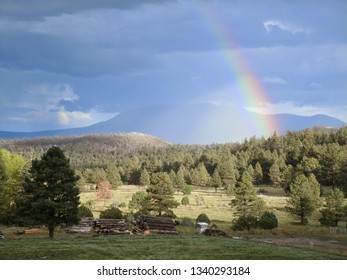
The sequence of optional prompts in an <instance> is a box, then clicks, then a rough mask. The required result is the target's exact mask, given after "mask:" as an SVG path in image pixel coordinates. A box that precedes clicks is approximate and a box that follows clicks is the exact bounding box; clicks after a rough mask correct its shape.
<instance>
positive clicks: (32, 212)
mask: <svg viewBox="0 0 347 280" xmlns="http://www.w3.org/2000/svg"><path fill="white" fill-rule="evenodd" d="M77 180H78V177H77V176H76V175H75V172H74V170H73V169H72V168H71V167H70V164H69V160H68V159H67V158H66V157H65V155H64V153H63V151H62V150H61V149H60V148H58V147H52V148H50V149H49V150H48V151H47V152H46V153H45V154H43V155H42V157H41V159H40V160H34V161H33V162H32V166H31V169H30V171H29V174H28V176H27V177H26V178H25V183H24V186H23V191H22V193H21V196H20V197H19V199H18V201H17V205H18V214H19V215H20V216H21V217H22V218H29V219H30V220H31V222H32V223H34V224H42V225H46V226H47V227H48V231H49V237H51V238H53V235H54V230H55V228H56V227H57V226H58V225H60V224H61V223H65V224H67V225H68V224H73V223H77V222H78V205H79V196H78V195H79V190H78V188H77V187H76V182H77Z"/></svg>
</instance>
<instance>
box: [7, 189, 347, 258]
mask: <svg viewBox="0 0 347 280" xmlns="http://www.w3.org/2000/svg"><path fill="white" fill-rule="evenodd" d="M136 191H145V188H139V187H137V186H121V187H119V188H118V189H117V190H113V191H112V193H113V197H112V199H110V200H107V201H96V200H95V198H96V192H86V193H82V194H81V195H80V199H81V203H82V204H86V205H88V203H89V204H91V205H92V207H93V213H94V217H95V218H97V217H98V216H99V214H100V211H102V210H104V209H106V208H107V207H108V206H109V205H111V204H114V203H116V204H119V203H125V205H128V202H129V201H130V200H131V196H132V194H133V193H134V192H136ZM262 193H263V194H261V196H262V198H263V199H264V200H265V202H266V205H267V207H268V209H269V210H270V211H273V212H274V213H275V214H276V216H277V217H278V219H279V227H278V228H276V229H273V230H260V229H254V230H251V231H241V232H240V231H233V230H232V229H231V221H232V219H233V218H234V217H235V216H234V213H233V210H232V209H231V207H230V206H229V203H230V201H231V199H232V197H230V196H227V195H226V194H225V192H223V191H218V192H215V191H214V189H194V191H193V192H192V194H191V195H189V196H188V197H189V200H190V205H188V206H183V205H180V206H179V207H178V208H176V209H174V212H175V214H176V215H177V218H178V220H180V219H182V218H183V217H187V218H190V219H192V221H195V219H196V217H197V216H198V215H199V214H200V213H206V214H207V215H208V216H209V218H210V219H211V220H212V223H213V224H215V225H217V226H218V228H219V229H221V230H223V231H225V232H226V233H227V234H228V235H229V237H208V236H203V235H200V234H198V233H197V232H196V230H195V228H194V227H184V226H178V227H177V230H178V232H179V234H178V235H174V236H172V235H170V236H169V235H146V236H139V235H125V236H95V235H94V234H92V233H91V234H86V235H82V234H79V235H78V234H77V235H73V234H72V235H71V234H66V233H65V232H64V231H63V230H61V229H60V228H57V230H56V233H55V238H54V239H49V238H48V233H47V230H45V229H41V230H39V231H38V232H36V233H34V234H30V235H18V234H16V233H17V232H18V231H19V230H22V228H14V227H0V230H1V231H2V232H3V233H5V236H6V240H0V252H1V254H0V259H4V260H27V259H31V260H46V259H47V260H103V259H105V260H107V259H110V260H116V259H119V260H150V259H154V260H185V259H187V260H188V259H189V260H218V259H223V260H228V259H230V260H237V259H240V260H252V259H255V260H277V259H279V260H291V259H294V260H320V259H322V260H330V259H347V250H346V248H347V235H346V234H344V235H341V234H339V235H338V234H333V233H331V232H330V231H329V229H328V228H327V227H322V226H320V225H319V222H318V218H319V212H318V211H317V213H314V214H313V215H312V217H311V219H309V221H310V224H309V225H306V226H301V225H298V224H297V220H296V219H295V218H294V217H292V216H289V215H288V213H287V212H286V211H285V209H284V208H285V206H286V200H287V197H285V194H284V193H283V191H282V190H281V189H278V188H273V187H266V186H262ZM197 196H199V197H203V199H204V205H197V203H196V200H195V199H196V197H197ZM182 197H183V195H182V194H178V193H177V194H176V195H175V198H176V200H177V201H178V202H180V201H181V199H182ZM121 210H122V211H123V212H124V213H127V212H130V210H129V209H128V208H127V207H122V208H121ZM257 237H261V238H273V239H275V238H283V239H284V238H299V239H300V238H306V241H309V240H310V239H312V238H314V239H315V240H323V241H325V242H328V241H329V242H330V241H331V242H333V243H334V242H337V243H339V244H340V245H341V246H340V247H336V246H331V247H329V246H325V245H324V246H311V245H310V244H309V243H307V244H306V243H305V244H303V245H302V244H299V246H298V244H295V245H293V244H289V243H288V244H283V243H280V244H279V243H272V244H269V243H266V242H263V241H262V242H259V240H258V241H254V240H256V239H257ZM333 243H331V244H333ZM329 244H330V243H329ZM301 245H302V246H301Z"/></svg>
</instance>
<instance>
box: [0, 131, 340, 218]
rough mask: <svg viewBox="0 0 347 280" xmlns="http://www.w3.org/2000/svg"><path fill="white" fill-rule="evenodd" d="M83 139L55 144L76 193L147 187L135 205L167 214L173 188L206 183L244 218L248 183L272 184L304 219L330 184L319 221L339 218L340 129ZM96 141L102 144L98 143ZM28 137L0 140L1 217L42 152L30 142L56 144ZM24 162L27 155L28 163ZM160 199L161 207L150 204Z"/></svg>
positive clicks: (250, 207)
mask: <svg viewBox="0 0 347 280" xmlns="http://www.w3.org/2000/svg"><path fill="white" fill-rule="evenodd" d="M86 137H87V139H88V141H81V142H78V141H77V142H76V141H75V140H76V139H74V141H72V142H73V143H76V146H74V145H73V144H71V141H70V142H69V141H68V140H66V139H65V140H63V141H62V142H63V144H62V145H61V149H62V151H63V152H64V153H65V154H66V155H67V157H68V158H70V161H69V164H70V165H71V167H72V168H73V169H74V170H75V173H74V174H75V175H76V177H75V178H76V185H77V186H78V187H79V190H80V191H90V190H95V188H97V187H98V185H99V184H100V183H101V182H108V183H109V184H110V186H111V187H112V188H117V187H118V186H119V185H121V184H136V185H142V186H147V194H148V195H149V196H147V198H146V200H144V201H145V202H143V203H145V204H147V206H146V209H147V210H148V211H150V212H151V211H152V212H156V213H157V214H159V215H161V214H162V213H166V214H172V213H171V212H170V211H171V208H173V207H175V206H177V205H176V204H175V203H173V202H172V200H171V198H170V199H169V200H168V197H172V195H173V192H174V191H175V190H177V191H181V192H182V193H184V194H189V193H190V192H191V189H192V187H195V186H197V187H202V188H204V187H206V188H208V187H209V188H214V189H215V191H225V192H226V193H227V194H230V195H233V196H234V197H235V199H234V200H233V201H232V202H231V206H232V207H235V209H237V212H238V213H239V216H241V217H248V216H253V215H255V214H256V215H258V216H259V215H260V212H261V209H263V207H262V206H263V205H262V204H263V202H262V201H261V200H260V199H259V197H257V195H256V193H255V191H254V185H263V184H272V185H274V186H277V187H280V188H283V189H284V190H285V191H286V192H287V193H288V195H290V199H289V201H288V211H289V212H291V213H293V214H294V215H297V216H298V217H299V218H300V222H301V223H306V222H307V216H308V215H309V214H310V213H312V211H314V210H315V209H317V208H318V207H320V206H322V205H323V203H322V200H321V198H320V196H321V186H331V187H332V189H333V192H332V193H331V194H330V195H329V196H328V198H327V200H326V203H325V204H324V206H325V208H324V209H323V210H324V211H322V220H321V222H322V223H323V224H336V223H337V222H338V221H339V220H342V219H344V217H345V212H344V211H345V210H344V205H343V198H344V195H346V193H347V172H346V171H347V170H346V168H347V127H343V128H341V129H323V128H315V129H306V130H304V131H299V132H288V133H287V134H286V135H283V136H277V135H276V134H274V135H272V136H271V137H269V138H267V139H265V138H255V137H252V138H250V139H245V140H244V141H243V142H242V143H230V144H213V145H205V146H201V145H189V146H188V145H172V144H171V145H169V144H167V143H165V142H163V141H160V140H158V139H156V140H155V141H157V143H159V144H158V145H156V144H155V143H154V144H153V143H149V142H150V141H152V140H150V141H149V142H148V139H150V138H148V137H147V136H146V141H147V142H146V144H145V145H142V144H141V143H140V144H139V142H136V143H137V144H136V148H133V149H130V150H129V147H128V146H127V148H126V149H125V150H122V148H121V147H122V146H121V145H124V143H125V142H126V141H125V142H124V141H123V142H121V144H120V146H119V143H118V144H115V141H114V140H112V141H113V142H112V141H110V140H109V138H110V137H115V136H100V137H101V138H98V137H95V139H96V141H94V142H93V141H90V139H91V138H90V136H86ZM122 137H123V136H122ZM141 137H143V135H137V136H136V138H137V140H136V141H140V142H141ZM100 139H103V140H104V142H102V143H100ZM105 139H106V140H107V139H108V140H107V141H106V140H105ZM30 141H31V143H30V144H28V142H26V144H24V143H25V142H20V141H19V142H16V141H12V142H6V141H3V142H2V144H4V143H7V144H6V145H3V146H5V147H6V148H7V149H8V150H10V151H11V153H10V152H8V151H7V150H5V149H1V150H0V151H1V153H0V171H1V173H0V175H1V177H0V180H1V181H0V183H1V184H0V200H1V204H0V205H1V208H0V212H1V213H0V219H1V221H2V222H6V220H7V221H10V220H11V215H12V214H13V213H12V209H13V208H14V207H15V203H14V200H13V198H14V197H16V195H17V194H18V193H17V192H19V190H21V188H20V187H18V186H19V185H20V184H21V182H23V178H26V174H27V173H28V172H29V171H30V170H31V169H30V168H32V167H33V165H34V162H36V161H37V160H38V159H37V158H35V157H38V158H39V157H40V156H41V157H42V156H46V154H45V153H42V146H40V145H38V146H35V143H36V141H41V142H42V141H43V142H45V143H46V144H45V145H49V144H51V141H53V142H58V141H57V139H55V138H53V139H44V140H40V139H38V140H30ZM30 141H29V142H30ZM16 143H19V144H18V145H16ZM81 143H84V144H85V146H84V144H81ZM105 143H106V144H105ZM110 143H111V144H110ZM12 153H13V154H12ZM18 154H19V155H18ZM33 158H34V159H33ZM30 160H33V161H32V164H31V166H30V162H31V161H30ZM41 160H42V158H41ZM29 173H30V172H29ZM31 175H32V174H31ZM77 178H78V180H77ZM165 188H166V190H165V191H164V189H165ZM161 203H162V205H165V203H166V204H167V207H166V206H165V207H166V208H165V207H164V206H158V205H161ZM142 206H144V204H143V205H142ZM158 207H159V208H158ZM160 207H164V208H160Z"/></svg>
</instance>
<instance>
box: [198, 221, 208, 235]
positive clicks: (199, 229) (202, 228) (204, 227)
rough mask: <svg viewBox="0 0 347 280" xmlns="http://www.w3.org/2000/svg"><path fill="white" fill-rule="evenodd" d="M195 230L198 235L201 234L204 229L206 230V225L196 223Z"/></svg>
mask: <svg viewBox="0 0 347 280" xmlns="http://www.w3.org/2000/svg"><path fill="white" fill-rule="evenodd" d="M196 229H197V230H198V232H199V233H203V232H204V231H205V230H206V229H208V223H204V222H199V223H196Z"/></svg>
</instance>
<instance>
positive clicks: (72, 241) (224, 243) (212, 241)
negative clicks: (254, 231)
mask: <svg viewBox="0 0 347 280" xmlns="http://www.w3.org/2000/svg"><path fill="white" fill-rule="evenodd" d="M0 251H1V254H0V259H7V260H26V259H31V260H46V259H47V260H238V259H240V260H291V259H294V260H334V259H347V256H344V255H341V254H336V253H329V252H321V251H317V250H312V249H307V248H294V247H288V246H277V245H273V244H265V243H259V242H253V241H244V240H234V239H232V238H227V237H205V236H201V235H193V236H192V235H178V236H164V235H150V236H107V237H101V236H100V237H74V238H71V237H70V238H56V239H53V240H50V239H49V238H45V237H40V238H25V239H16V240H8V241H4V242H0Z"/></svg>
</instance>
